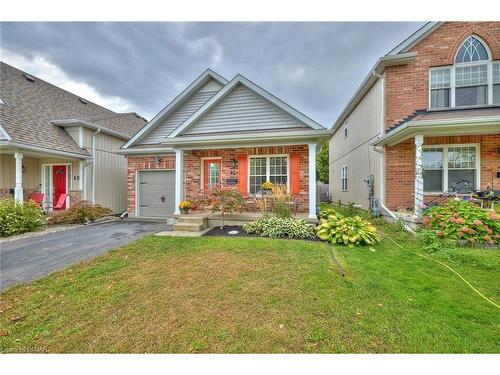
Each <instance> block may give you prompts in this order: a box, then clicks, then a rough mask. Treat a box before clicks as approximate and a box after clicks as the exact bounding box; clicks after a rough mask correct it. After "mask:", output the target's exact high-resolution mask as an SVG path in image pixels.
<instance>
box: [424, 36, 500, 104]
mask: <svg viewBox="0 0 500 375" xmlns="http://www.w3.org/2000/svg"><path fill="white" fill-rule="evenodd" d="M491 104H500V63H499V62H493V61H491V55H490V53H489V51H488V49H487V47H486V44H485V43H484V42H483V41H482V40H481V39H480V38H479V37H477V36H474V35H472V36H470V37H468V38H467V39H466V40H465V41H464V42H463V43H462V45H461V46H460V48H459V49H458V51H457V54H456V57H455V65H453V66H449V67H439V68H431V69H430V70H429V107H430V108H432V109H440V108H450V107H451V108H453V107H468V106H477V105H491Z"/></svg>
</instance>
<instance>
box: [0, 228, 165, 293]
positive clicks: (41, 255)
mask: <svg viewBox="0 0 500 375" xmlns="http://www.w3.org/2000/svg"><path fill="white" fill-rule="evenodd" d="M168 229H169V227H168V226H167V224H166V223H165V222H161V223H160V222H141V221H114V222H109V223H103V224H96V225H90V226H86V227H80V228H75V229H70V230H66V231H62V232H56V233H49V234H47V235H42V236H38V237H32V238H26V239H20V240H15V241H11V242H5V243H2V244H0V291H2V290H4V289H6V288H7V287H9V286H12V285H14V284H18V283H23V282H29V281H33V280H36V279H39V278H41V277H43V276H46V275H48V274H50V273H52V272H54V271H57V270H61V269H64V268H66V267H67V266H69V265H72V264H74V263H78V262H80V261H82V260H86V259H91V258H94V257H96V256H98V255H101V254H104V253H106V252H107V251H109V250H111V249H114V248H117V247H120V246H123V245H126V244H127V243H129V242H132V241H134V240H137V239H139V238H141V237H143V236H145V235H147V234H151V233H156V232H159V231H165V230H168Z"/></svg>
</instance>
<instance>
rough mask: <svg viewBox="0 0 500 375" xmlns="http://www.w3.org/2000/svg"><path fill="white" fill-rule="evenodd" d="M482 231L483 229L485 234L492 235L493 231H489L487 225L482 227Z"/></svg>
mask: <svg viewBox="0 0 500 375" xmlns="http://www.w3.org/2000/svg"><path fill="white" fill-rule="evenodd" d="M483 229H484V230H485V231H486V233H488V234H492V233H493V231H492V230H491V229H490V228H489V227H488V226H487V225H485V226H484V227H483Z"/></svg>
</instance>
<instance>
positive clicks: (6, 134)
mask: <svg viewBox="0 0 500 375" xmlns="http://www.w3.org/2000/svg"><path fill="white" fill-rule="evenodd" d="M0 134H2V135H3V137H4V139H6V140H7V141H11V140H12V138H11V136H10V135H9V133H7V131H6V130H5V129H4V128H3V126H2V125H0Z"/></svg>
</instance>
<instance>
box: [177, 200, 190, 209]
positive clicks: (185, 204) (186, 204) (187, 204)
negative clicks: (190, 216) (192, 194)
mask: <svg viewBox="0 0 500 375" xmlns="http://www.w3.org/2000/svg"><path fill="white" fill-rule="evenodd" d="M179 208H180V209H181V210H189V209H190V208H191V202H190V201H181V203H179Z"/></svg>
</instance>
